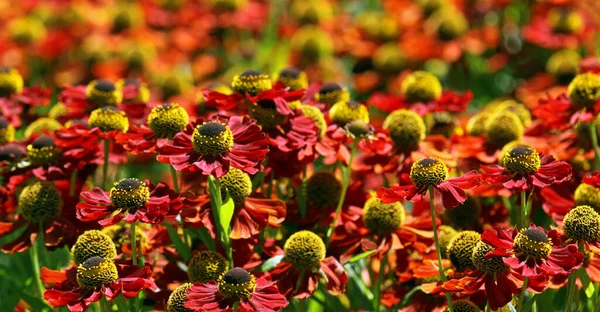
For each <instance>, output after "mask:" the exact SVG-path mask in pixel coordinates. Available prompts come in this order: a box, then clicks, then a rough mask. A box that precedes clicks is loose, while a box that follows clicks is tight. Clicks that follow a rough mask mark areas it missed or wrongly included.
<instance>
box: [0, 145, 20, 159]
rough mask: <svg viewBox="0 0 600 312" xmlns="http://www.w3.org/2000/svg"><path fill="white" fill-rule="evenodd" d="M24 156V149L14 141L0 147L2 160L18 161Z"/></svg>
mask: <svg viewBox="0 0 600 312" xmlns="http://www.w3.org/2000/svg"><path fill="white" fill-rule="evenodd" d="M21 157H23V150H21V148H19V146H18V145H16V144H14V143H9V144H4V145H2V146H1V147H0V161H9V162H12V161H16V160H19V159H21Z"/></svg>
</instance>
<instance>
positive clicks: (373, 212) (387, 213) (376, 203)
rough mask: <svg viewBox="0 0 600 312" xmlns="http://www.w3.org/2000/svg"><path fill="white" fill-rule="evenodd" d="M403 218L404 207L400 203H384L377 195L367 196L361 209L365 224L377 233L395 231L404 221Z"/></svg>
mask: <svg viewBox="0 0 600 312" xmlns="http://www.w3.org/2000/svg"><path fill="white" fill-rule="evenodd" d="M404 218H405V215H404V207H403V206H402V204H401V203H392V204H384V203H382V202H381V200H380V199H379V198H377V197H371V198H369V199H368V200H367V202H366V203H365V207H364V209H363V221H364V222H365V225H366V226H367V228H368V229H369V230H371V231H372V232H375V233H378V234H388V233H392V232H394V231H396V230H397V229H399V228H400V227H401V226H402V224H403V223H404Z"/></svg>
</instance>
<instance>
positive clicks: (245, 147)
mask: <svg viewBox="0 0 600 312" xmlns="http://www.w3.org/2000/svg"><path fill="white" fill-rule="evenodd" d="M268 144H269V143H268V141H267V140H266V139H265V135H264V133H261V132H260V127H259V126H258V125H257V124H256V122H255V121H254V120H253V119H251V118H249V117H237V116H234V117H231V118H230V119H229V120H226V119H223V118H215V119H212V120H209V121H203V120H202V119H198V120H197V121H196V122H194V123H191V124H188V125H187V127H186V128H185V130H184V131H182V132H179V133H178V134H176V135H175V138H174V139H173V141H172V142H169V143H167V144H165V146H164V147H163V148H161V151H160V155H158V156H157V159H158V161H160V162H163V163H170V164H171V165H172V166H173V167H174V168H175V169H176V170H177V171H184V172H187V171H190V172H195V171H202V173H203V174H205V175H208V174H212V175H214V176H215V177H217V178H220V177H222V176H224V175H225V174H227V171H228V170H229V167H230V166H233V167H234V168H237V169H240V170H242V171H244V172H246V173H249V174H255V173H257V172H258V171H260V170H262V164H261V162H262V161H263V160H264V159H265V155H266V154H267V152H268Z"/></svg>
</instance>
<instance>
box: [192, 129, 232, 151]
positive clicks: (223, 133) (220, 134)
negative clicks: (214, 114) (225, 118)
mask: <svg viewBox="0 0 600 312" xmlns="http://www.w3.org/2000/svg"><path fill="white" fill-rule="evenodd" d="M192 145H193V147H194V150H195V151H196V153H198V154H200V155H220V154H223V153H225V152H227V151H229V150H231V148H232V147H233V133H231V130H230V129H229V126H228V125H227V124H225V123H223V122H220V121H207V122H204V123H203V124H201V125H198V126H196V129H194V133H193V134H192Z"/></svg>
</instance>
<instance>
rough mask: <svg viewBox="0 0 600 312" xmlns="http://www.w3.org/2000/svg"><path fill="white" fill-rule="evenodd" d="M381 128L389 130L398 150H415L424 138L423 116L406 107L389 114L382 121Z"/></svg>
mask: <svg viewBox="0 0 600 312" xmlns="http://www.w3.org/2000/svg"><path fill="white" fill-rule="evenodd" d="M383 128H384V129H387V130H389V131H390V137H391V138H392V140H393V141H394V145H395V146H396V150H397V151H398V152H412V151H415V150H417V149H418V148H419V144H420V143H421V142H422V141H423V140H424V139H425V130H426V129H425V122H423V118H421V116H419V115H418V114H417V113H415V112H413V111H410V110H407V109H399V110H396V111H394V112H392V113H391V114H389V115H388V116H387V117H386V118H385V121H384V122H383Z"/></svg>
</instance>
